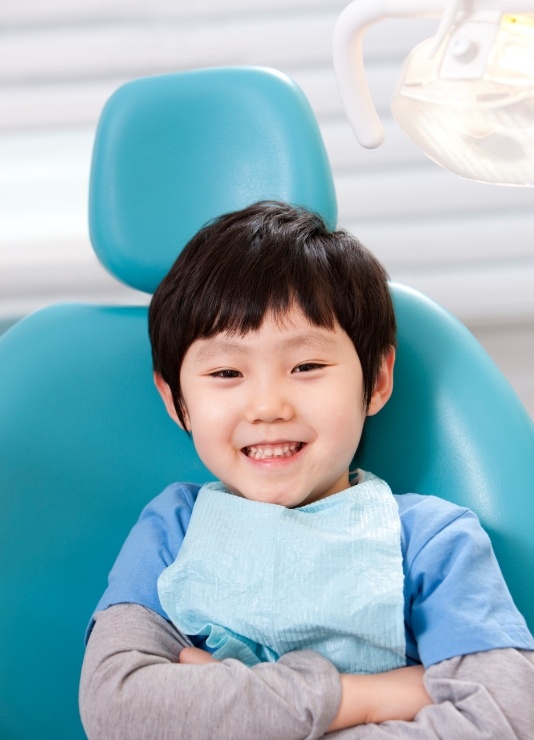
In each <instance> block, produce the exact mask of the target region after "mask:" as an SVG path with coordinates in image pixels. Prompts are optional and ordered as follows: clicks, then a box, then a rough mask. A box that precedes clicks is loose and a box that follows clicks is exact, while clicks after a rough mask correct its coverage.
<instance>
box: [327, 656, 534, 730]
mask: <svg viewBox="0 0 534 740" xmlns="http://www.w3.org/2000/svg"><path fill="white" fill-rule="evenodd" d="M424 683H425V687H426V690H427V691H428V693H429V694H430V696H431V697H432V700H433V701H434V704H433V705H431V706H429V707H426V708H425V709H423V710H422V711H421V712H419V714H418V715H417V717H416V718H415V720H414V721H413V722H384V723H383V724H381V725H361V726H359V727H353V728H351V729H348V730H342V731H340V732H335V733H332V734H331V735H328V738H329V739H330V738H332V740H437V739H438V738H440V739H443V740H444V739H445V738H446V739H447V740H450V739H451V738H455V739H456V738H458V739H459V740H534V652H527V651H520V650H513V649H511V648H508V649H505V650H490V651H488V652H484V653H475V654H473V655H465V656H460V657H458V658H451V660H445V661H443V662H442V663H437V664H436V665H433V666H430V668H428V669H427V670H426V671H425V677H424Z"/></svg>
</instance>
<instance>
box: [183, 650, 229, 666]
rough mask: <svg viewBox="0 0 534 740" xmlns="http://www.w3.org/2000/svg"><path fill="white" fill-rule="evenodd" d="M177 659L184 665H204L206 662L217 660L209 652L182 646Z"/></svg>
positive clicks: (215, 661) (216, 661)
mask: <svg viewBox="0 0 534 740" xmlns="http://www.w3.org/2000/svg"><path fill="white" fill-rule="evenodd" d="M179 661H180V663H183V664H184V665H205V664H206V663H218V662H219V661H218V660H216V658H214V657H213V655H210V653H207V652H206V651H205V650H201V649H200V648H196V647H186V648H184V649H183V650H182V652H181V653H180V656H179Z"/></svg>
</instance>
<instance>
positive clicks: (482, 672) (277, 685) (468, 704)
mask: <svg viewBox="0 0 534 740" xmlns="http://www.w3.org/2000/svg"><path fill="white" fill-rule="evenodd" d="M183 646H184V642H183V638H181V636H180V635H179V633H178V632H177V631H176V629H175V628H174V627H173V626H172V625H170V624H168V623H167V622H166V621H165V620H164V619H162V618H161V617H160V616H158V615H157V614H155V613H154V612H152V611H150V610H149V609H146V608H144V607H142V606H138V605H135V604H121V605H117V606H112V607H110V608H109V609H107V610H106V611H103V612H100V613H99V614H98V616H97V619H96V624H95V626H94V628H93V632H92V634H91V637H90V640H89V644H88V647H87V652H86V657H85V661H84V666H83V671H82V679H81V685H80V708H81V714H82V720H83V723H84V727H85V730H86V732H87V735H88V737H89V738H90V740H126V739H128V740H142V739H143V740H144V739H147V738H150V739H151V740H152V739H153V738H157V739H158V740H171V738H172V740H180V739H182V738H188V739H190V738H195V739H196V738H199V739H202V738H210V739H212V738H213V739H214V740H226V739H227V738H228V740H229V739H230V738H231V739H232V740H239V739H240V738H243V739H246V740H252V739H254V740H269V739H270V738H273V740H274V739H276V740H280V738H283V740H292V738H296V739H297V738H298V739H301V738H307V739H308V738H309V739H310V740H312V739H315V738H319V737H322V736H323V734H324V733H325V732H326V729H327V727H328V726H329V725H330V723H331V721H332V720H333V718H334V716H335V714H336V712H337V708H338V706H339V702H340V682H339V677H338V674H337V671H336V670H335V668H334V667H333V666H332V664H331V663H330V662H329V661H327V660H325V659H324V658H322V657H321V656H319V655H317V654H316V653H312V652H297V653H289V654H288V655H286V656H284V657H283V658H281V660H280V661H279V662H278V663H276V664H272V663H263V664H261V665H259V666H256V667H255V668H253V669H250V668H246V667H245V666H243V665H241V664H240V663H239V662H238V661H235V660H227V661H224V662H223V663H221V664H209V665H206V666H186V665H184V666H182V665H180V664H178V663H177V662H176V661H177V657H178V655H179V653H180V650H181V649H182V647H183ZM425 685H426V688H427V691H428V692H429V694H430V696H431V697H432V699H433V701H434V702H435V703H434V704H433V705H432V706H429V707H427V708H425V709H423V710H422V711H421V712H420V713H419V714H418V716H417V718H416V719H415V721H414V722H386V723H383V724H381V725H362V726H360V727H354V728H351V729H349V730H343V731H341V732H337V733H332V734H330V735H328V738H332V740H338V739H339V740H368V739H369V740H375V739H376V740H396V739H397V738H400V739H401V740H419V739H422V738H425V740H432V739H433V738H435V739H438V738H441V739H445V738H447V740H448V739H449V738H462V740H464V739H465V740H470V739H471V738H472V740H478V739H480V740H482V738H496V739H497V738H498V740H507V739H508V738H518V739H519V740H532V738H534V653H532V652H530V653H529V652H520V651H517V650H510V649H509V650H493V651H489V652H487V653H476V654H474V655H469V656H463V657H459V658H453V659H451V660H448V661H444V662H443V663H439V664H437V665H435V666H431V667H430V668H429V669H428V670H427V671H426V673H425Z"/></svg>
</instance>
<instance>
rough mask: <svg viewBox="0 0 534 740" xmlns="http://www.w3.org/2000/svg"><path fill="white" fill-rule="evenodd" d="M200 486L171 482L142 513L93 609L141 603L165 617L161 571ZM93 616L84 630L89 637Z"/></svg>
mask: <svg viewBox="0 0 534 740" xmlns="http://www.w3.org/2000/svg"><path fill="white" fill-rule="evenodd" d="M199 488H200V486H198V485H194V484H187V483H174V484H173V485H171V486H168V487H167V488H166V489H165V490H164V491H163V492H162V493H160V495H159V496H157V497H156V498H155V499H153V500H152V501H151V502H150V503H149V504H148V505H147V506H146V507H145V508H144V509H143V511H142V512H141V516H140V517H139V520H138V522H137V523H136V524H135V525H134V527H133V528H132V530H131V532H130V534H129V535H128V537H127V538H126V540H125V542H124V545H123V546H122V548H121V551H120V553H119V555H118V557H117V560H116V561H115V564H114V566H113V568H112V569H111V572H110V574H109V578H108V587H107V589H106V590H105V592H104V594H103V595H102V598H101V599H100V601H99V602H98V604H97V607H96V609H95V614H96V612H99V611H102V610H103V609H107V608H108V607H109V606H112V605H114V604H141V605H142V606H146V607H148V608H149V609H152V611H154V612H156V613H157V614H160V615H161V616H162V617H164V618H165V619H167V615H166V614H165V611H164V610H163V608H162V606H161V604H160V602H159V597H158V592H157V582H158V578H159V575H160V573H161V572H162V571H163V570H164V569H165V568H166V567H167V566H168V565H170V564H171V563H173V562H174V560H175V559H176V556H177V554H178V551H179V549H180V546H181V544H182V541H183V539H184V535H185V532H186V530H187V527H188V524H189V520H190V518H191V512H192V510H193V505H194V503H195V500H196V497H197V494H198V491H199ZM93 624H94V616H93V618H92V619H91V622H90V623H89V627H88V629H87V632H86V641H87V639H88V638H89V635H90V633H91V629H92V627H93Z"/></svg>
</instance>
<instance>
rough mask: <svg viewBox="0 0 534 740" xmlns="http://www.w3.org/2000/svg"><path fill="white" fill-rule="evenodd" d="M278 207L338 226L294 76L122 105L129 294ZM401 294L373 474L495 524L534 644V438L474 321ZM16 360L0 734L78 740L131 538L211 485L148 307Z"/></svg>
mask: <svg viewBox="0 0 534 740" xmlns="http://www.w3.org/2000/svg"><path fill="white" fill-rule="evenodd" d="M261 198H277V199H281V200H287V201H289V202H292V203H299V204H302V205H306V206H308V207H310V208H313V209H314V210H317V211H319V212H320V213H322V214H323V216H324V217H325V219H326V220H327V221H328V222H329V223H330V224H331V225H333V224H334V223H335V219H336V215H335V213H336V207H335V197H334V189H333V185H332V179H331V173H330V170H329V166H328V162H327V159H326V155H325V152H324V147H323V144H322V141H321V137H320V134H319V131H318V128H317V124H316V122H315V119H314V117H313V114H312V112H311V110H310V108H309V106H308V104H307V102H306V100H305V99H304V97H303V96H302V93H300V91H299V90H298V89H297V88H296V87H295V86H294V85H293V84H292V83H291V82H290V81H289V80H288V79H287V78H285V77H283V76H281V75H279V74H278V73H274V72H269V71H267V70H259V69H217V70H202V71H197V72H188V73H183V74H178V75H167V76H163V77H158V78H152V79H150V78H149V79H145V80H139V81H136V82H134V83H130V84H129V85H126V86H125V87H124V88H122V89H121V90H119V91H118V92H117V93H116V95H115V96H113V98H112V99H111V100H110V102H109V104H108V105H107V106H106V108H105V110H104V112H103V115H102V120H101V123H100V125H99V129H98V132H97V136H96V141H95V152H94V158H93V169H92V178H91V203H90V222H91V234H92V239H93V243H94V245H95V249H96V251H97V253H98V254H99V256H100V259H101V260H102V262H103V263H104V264H105V265H106V266H107V267H108V269H110V270H111V271H112V272H113V273H114V274H115V275H116V276H117V277H118V278H119V279H120V280H122V281H124V282H126V283H129V284H131V285H134V286H135V287H138V288H141V289H144V290H146V291H151V290H152V289H153V288H154V287H155V285H156V284H157V283H158V282H159V280H160V278H161V277H162V276H163V274H164V273H165V272H166V271H167V269H168V268H169V267H170V264H171V262H172V261H173V260H174V258H175V257H176V255H177V253H178V252H179V250H180V249H181V247H182V246H183V244H184V243H185V241H186V240H187V239H188V238H189V236H191V235H192V234H193V233H194V232H195V231H196V229H197V228H198V227H199V226H201V225H202V224H203V223H204V222H205V221H207V220H208V219H210V218H211V217H213V216H216V215H219V214H220V213H222V212H225V211H228V210H233V209H235V208H239V207H242V206H244V205H247V204H248V203H250V202H253V201H255V200H259V199H261ZM371 246H372V245H371ZM393 293H394V298H395V303H396V310H397V315H398V323H399V352H398V367H397V371H396V388H395V391H394V395H393V398H392V400H391V401H390V403H389V404H388V406H387V407H386V409H385V410H384V411H383V412H381V413H380V414H379V415H378V416H377V417H376V418H373V419H371V420H370V424H369V426H368V430H367V440H366V448H365V453H364V456H363V460H362V464H363V465H364V466H366V467H367V468H368V469H370V470H373V471H374V472H376V473H378V474H381V475H383V476H384V477H385V478H386V479H388V480H389V481H390V482H391V483H392V486H393V488H394V490H396V491H397V492H405V491H420V492H422V493H437V494H438V495H442V496H444V497H445V498H449V499H452V500H454V501H457V502H459V503H464V504H467V505H469V506H471V507H472V508H473V509H474V510H475V511H477V513H478V514H479V515H480V516H481V518H482V521H483V523H484V525H485V526H486V527H487V529H488V531H489V532H490V535H491V536H492V538H493V542H494V545H495V548H496V550H497V554H498V557H499V560H500V562H501V566H502V567H503V570H504V571H505V575H506V577H507V579H508V582H509V584H510V587H511V589H512V592H513V595H514V598H515V599H516V601H517V603H518V604H519V606H520V607H521V608H522V610H523V612H524V613H525V615H526V616H527V618H528V619H529V620H530V625H531V628H532V627H533V626H534V608H533V604H534V599H533V598H532V597H533V594H532V583H531V576H530V573H531V572H532V566H533V563H534V557H533V544H532V538H531V532H532V530H533V525H534V522H533V518H534V506H533V499H532V497H531V496H529V493H530V490H531V484H530V481H529V476H528V475H527V473H530V468H531V465H532V460H533V458H534V456H533V452H534V431H533V429H532V424H531V422H530V420H529V419H528V416H527V415H526V413H525V412H524V410H523V409H522V407H521V404H520V403H519V401H518V400H517V398H516V397H515V395H514V394H513V392H512V391H511V389H510V388H509V386H508V385H507V383H506V381H504V380H503V378H502V376H500V374H499V372H498V371H497V370H496V368H495V366H494V365H493V363H492V362H491V361H490V360H489V358H488V357H487V356H486V355H485V353H484V352H483V350H482V349H481V348H480V347H479V346H478V344H477V343H476V341H475V340H474V339H473V338H472V337H471V335H470V334H469V333H468V332H467V331H466V330H465V329H464V328H463V327H462V326H461V325H459V324H458V322H456V321H455V320H454V319H452V318H451V317H450V316H448V314H446V313H445V312H443V311H442V310H441V309H439V308H438V307H437V306H435V304H433V303H432V302H430V301H428V300H427V299H426V298H424V297H423V296H421V295H420V294H418V293H416V292H414V291H410V290H408V289H406V288H403V287H402V286H393ZM0 360H1V371H2V381H1V393H2V400H1V418H0V444H1V451H2V462H1V464H2V498H1V502H2V504H1V506H2V510H1V525H0V526H1V528H2V537H1V539H0V547H1V550H0V568H1V570H2V596H1V608H2V626H1V640H2V642H1V646H0V649H1V654H0V670H1V672H2V685H1V691H0V696H1V699H0V701H1V711H0V737H2V738H4V737H5V738H32V737H37V736H40V737H53V738H58V740H60V739H61V738H69V740H74V739H75V738H77V737H83V730H82V729H81V725H80V722H79V719H78V710H77V687H78V678H79V671H80V666H81V661H82V656H83V633H84V629H85V626H86V623H87V621H88V618H89V616H90V614H91V612H92V609H93V607H94V605H95V603H96V601H97V599H98V597H99V596H100V594H101V592H102V591H103V589H104V587H105V582H106V576H107V573H108V571H109V568H110V566H111V564H112V562H113V560H114V558H115V556H116V554H117V552H118V549H119V548H120V545H121V543H122V541H123V540H124V538H125V536H126V534H127V532H128V530H129V529H130V527H131V526H132V525H133V523H134V522H135V520H136V518H137V516H138V514H139V512H140V510H141V508H142V506H143V505H144V504H145V503H146V502H147V501H148V500H150V498H152V497H153V496H154V495H156V494H157V493H158V492H159V491H161V490H162V489H163V488H164V487H165V485H167V484H168V483H169V482H171V481H174V480H191V481H198V482H201V481H203V480H206V479H207V478H208V475H207V472H206V471H205V469H204V468H203V466H202V465H201V463H200V461H199V460H198V458H197V456H196V454H195V452H194V449H193V447H192V444H191V442H190V440H189V439H188V437H187V436H186V435H185V434H183V433H182V432H180V431H179V430H178V429H177V428H176V427H175V425H174V424H173V423H172V422H171V421H170V420H169V419H168V418H167V416H166V413H165V411H164V409H163V405H162V404H161V402H160V400H159V397H158V396H157V394H156V392H155V390H154V389H153V386H152V381H151V365H150V349H149V344H148V338H147V331H146V309H145V308H143V307H109V306H108V307H105V306H92V305H80V304H65V305H58V306H53V307H50V308H48V309H45V310H43V311H40V312H38V313H36V314H33V315H32V316H29V317H27V318H26V319H24V320H22V321H21V322H19V323H18V324H16V325H15V326H14V327H12V328H11V329H10V330H9V331H8V332H7V333H6V334H5V335H4V336H3V337H2V339H1V341H0ZM490 414H491V417H490Z"/></svg>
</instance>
